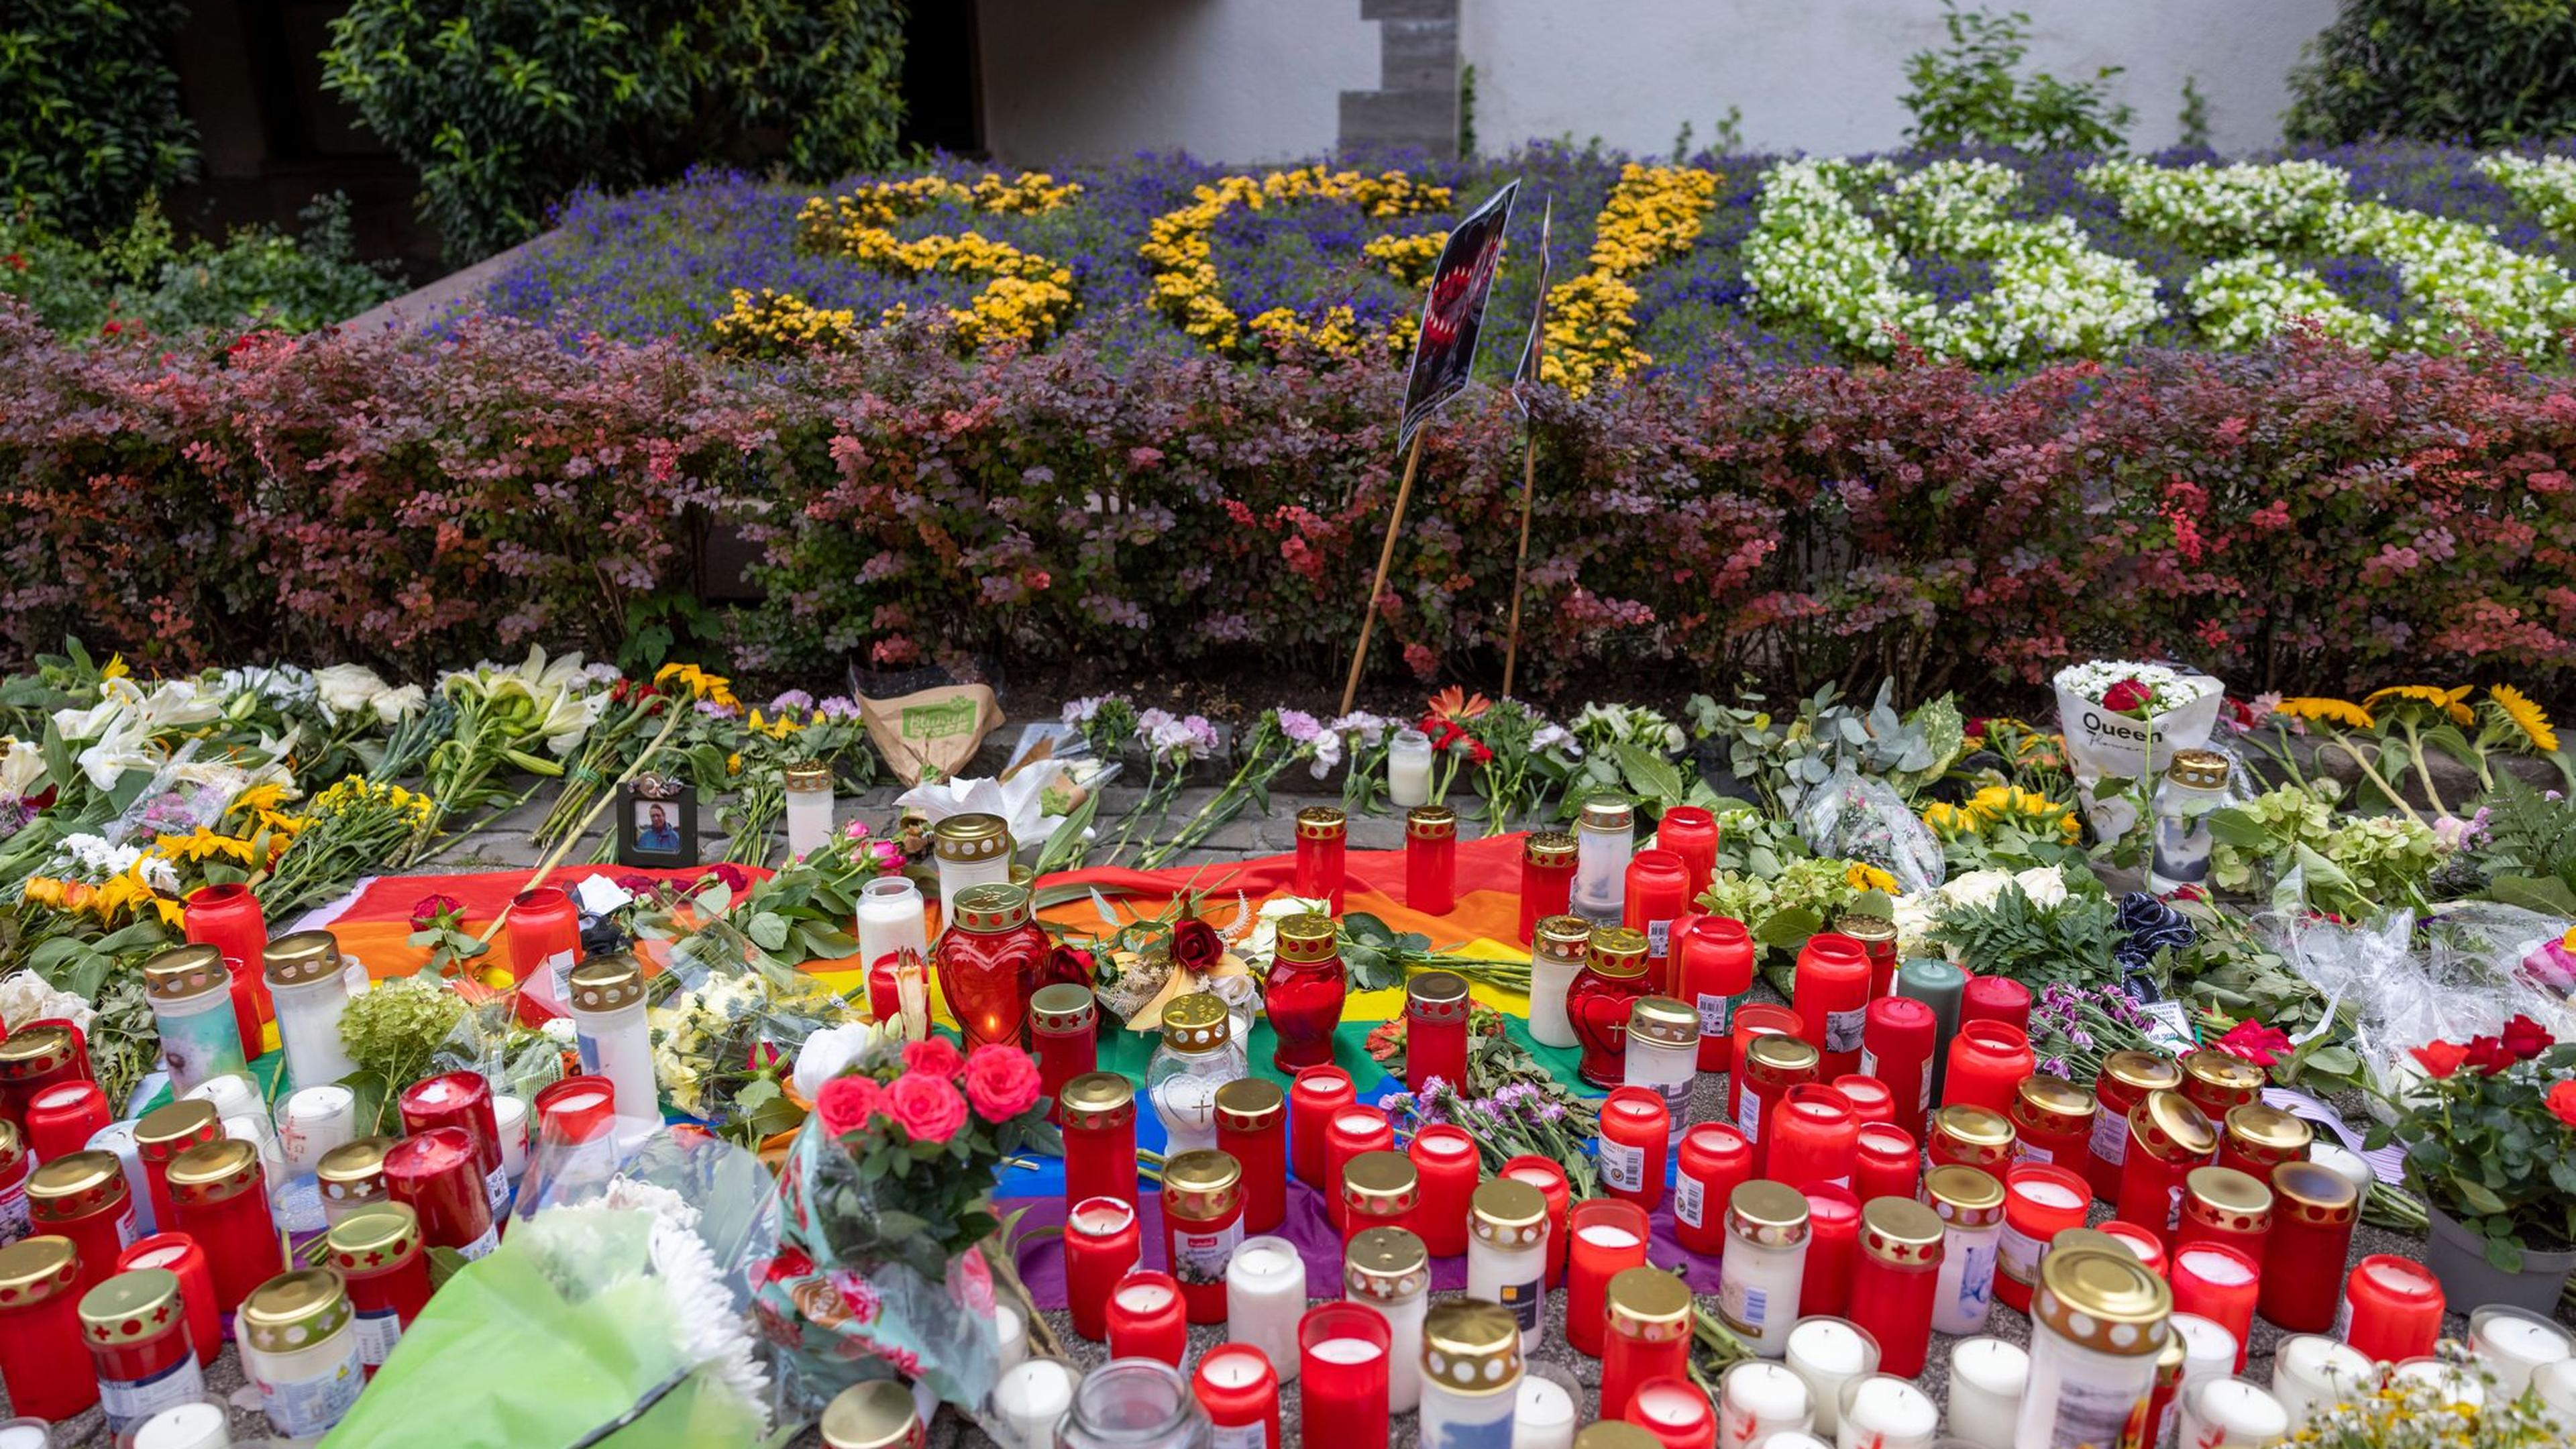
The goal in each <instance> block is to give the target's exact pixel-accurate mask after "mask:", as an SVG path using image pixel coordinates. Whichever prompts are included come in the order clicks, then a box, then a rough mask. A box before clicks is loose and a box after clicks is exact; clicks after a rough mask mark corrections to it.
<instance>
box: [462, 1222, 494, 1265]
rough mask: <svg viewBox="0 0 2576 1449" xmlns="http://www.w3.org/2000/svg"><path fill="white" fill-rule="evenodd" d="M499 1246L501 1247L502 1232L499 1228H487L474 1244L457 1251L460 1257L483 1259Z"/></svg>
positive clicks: (468, 1244) (471, 1243)
mask: <svg viewBox="0 0 2576 1449" xmlns="http://www.w3.org/2000/svg"><path fill="white" fill-rule="evenodd" d="M499 1246H501V1230H500V1229H499V1228H494V1227H487V1228H485V1229H484V1230H483V1236H481V1237H479V1238H476V1239H475V1240H474V1241H473V1242H470V1243H467V1244H466V1245H465V1246H464V1247H461V1248H459V1249H457V1250H456V1251H457V1254H458V1256H460V1257H464V1258H468V1259H473V1258H480V1257H483V1256H484V1255H486V1254H488V1253H490V1252H491V1251H492V1250H493V1249H494V1248H497V1247H499Z"/></svg>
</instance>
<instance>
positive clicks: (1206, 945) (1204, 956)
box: [1172, 920, 1225, 973]
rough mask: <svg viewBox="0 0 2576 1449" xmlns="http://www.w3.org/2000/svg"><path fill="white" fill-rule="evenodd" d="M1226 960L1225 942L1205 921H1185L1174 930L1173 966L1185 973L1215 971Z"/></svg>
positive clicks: (1214, 928)
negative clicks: (1220, 962) (1217, 965)
mask: <svg viewBox="0 0 2576 1449" xmlns="http://www.w3.org/2000/svg"><path fill="white" fill-rule="evenodd" d="M1224 959H1225V941H1224V940H1223V939H1222V938H1220V937H1219V936H1218V935H1217V933H1216V927H1214V926H1211V925H1209V924H1208V923H1207V922H1205V921H1200V920H1189V921H1183V922H1181V923H1180V924H1179V925H1177V926H1174V927H1173V928H1172V964H1173V965H1175V966H1178V967H1180V968H1181V969H1183V970H1185V971H1189V972H1192V973H1201V972H1206V971H1211V970H1214V969H1215V967H1216V963H1217V962H1219V961H1221V960H1224Z"/></svg>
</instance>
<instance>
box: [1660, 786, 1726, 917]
mask: <svg viewBox="0 0 2576 1449" xmlns="http://www.w3.org/2000/svg"><path fill="white" fill-rule="evenodd" d="M1719 839H1720V835H1719V831H1718V827H1717V814H1716V812H1715V811H1712V810H1710V809H1708V808H1707V807H1706V806H1703V805H1675V806H1673V807H1672V808H1670V809H1668V810H1666V811H1665V812H1664V813H1663V817H1662V818H1661V819H1659V820H1657V821H1656V822H1655V848H1656V849H1657V850H1668V851H1671V852H1672V853H1673V854H1675V855H1677V856H1680V857H1681V860H1682V869H1683V870H1684V871H1686V872H1687V873H1688V877H1689V878H1688V881H1687V883H1686V885H1685V891H1686V893H1687V894H1688V895H1689V897H1690V898H1691V899H1693V900H1697V899H1698V898H1699V897H1700V895H1701V893H1702V892H1704V891H1706V890H1707V889H1708V883H1709V881H1710V880H1711V879H1713V878H1715V876H1716V875H1717V847H1718V842H1719Z"/></svg>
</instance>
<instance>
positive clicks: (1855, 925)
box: [1834, 916, 1896, 1001]
mask: <svg viewBox="0 0 2576 1449" xmlns="http://www.w3.org/2000/svg"><path fill="white" fill-rule="evenodd" d="M1834 932H1835V934H1837V935H1841V936H1847V937H1849V938H1851V939H1852V940H1855V941H1858V942H1859V943H1860V953H1861V954H1862V955H1864V956H1866V957H1868V958H1869V999H1870V1000H1872V1001H1876V1000H1878V999H1879V998H1880V997H1882V996H1885V995H1887V994H1888V993H1889V992H1891V991H1893V990H1895V989H1896V922H1895V921H1893V920H1890V919H1889V918H1887V917H1885V916H1842V917H1839V918H1837V919H1836V920H1835V922H1834Z"/></svg>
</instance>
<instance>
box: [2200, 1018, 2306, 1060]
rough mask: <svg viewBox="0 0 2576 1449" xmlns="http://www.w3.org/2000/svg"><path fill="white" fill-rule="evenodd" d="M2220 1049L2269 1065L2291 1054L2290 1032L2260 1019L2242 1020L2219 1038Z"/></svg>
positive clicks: (2234, 1055) (2232, 1054)
mask: <svg viewBox="0 0 2576 1449" xmlns="http://www.w3.org/2000/svg"><path fill="white" fill-rule="evenodd" d="M2217 1046H2218V1049H2219V1050H2220V1051H2223V1052H2225V1053H2227V1054H2228V1055H2229V1056H2232V1057H2241V1058H2243V1059H2244V1060H2246V1061H2249V1062H2252V1063H2253V1064H2254V1065H2256V1066H2258V1067H2268V1066H2270V1065H2272V1064H2273V1063H2274V1062H2276V1061H2279V1060H2280V1059H2281V1058H2283V1057H2285V1056H2287V1055H2289V1054H2290V1051H2291V1046H2290V1034H2289V1033H2288V1032H2285V1031H2283V1030H2281V1029H2280V1028H2279V1027H2276V1026H2265V1025H2264V1024H2263V1023H2261V1022H2259V1021H2240V1022H2238V1023H2236V1025H2234V1026H2232V1027H2229V1028H2228V1029H2227V1034H2226V1035H2225V1036H2222V1037H2220V1038H2219V1039H2218V1042H2217Z"/></svg>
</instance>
